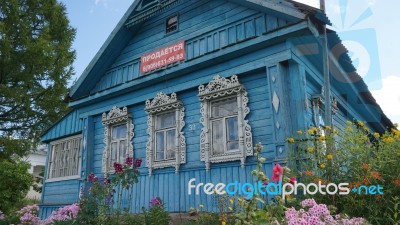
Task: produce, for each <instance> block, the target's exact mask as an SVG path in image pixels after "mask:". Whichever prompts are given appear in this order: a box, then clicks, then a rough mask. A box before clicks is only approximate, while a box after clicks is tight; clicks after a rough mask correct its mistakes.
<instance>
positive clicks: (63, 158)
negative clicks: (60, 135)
mask: <svg viewBox="0 0 400 225" xmlns="http://www.w3.org/2000/svg"><path fill="white" fill-rule="evenodd" d="M81 151H82V135H75V136H72V137H68V138H64V139H61V140H57V141H54V142H51V143H50V153H49V160H48V165H47V179H46V182H53V181H61V180H69V179H78V178H80V170H81ZM65 154H66V155H65Z"/></svg>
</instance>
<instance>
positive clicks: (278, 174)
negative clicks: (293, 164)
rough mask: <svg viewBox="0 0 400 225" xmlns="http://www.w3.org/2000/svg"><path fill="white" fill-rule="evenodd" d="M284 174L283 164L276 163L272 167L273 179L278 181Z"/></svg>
mask: <svg viewBox="0 0 400 225" xmlns="http://www.w3.org/2000/svg"><path fill="white" fill-rule="evenodd" d="M282 174H283V168H282V167H281V165H279V164H276V165H275V166H274V168H273V169H272V181H274V182H278V181H279V180H280V179H281V176H282Z"/></svg>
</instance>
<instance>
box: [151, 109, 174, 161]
mask: <svg viewBox="0 0 400 225" xmlns="http://www.w3.org/2000/svg"><path fill="white" fill-rule="evenodd" d="M154 133H155V138H156V140H155V143H156V144H155V146H156V155H155V161H162V160H169V159H175V139H176V116H175V112H168V113H165V114H160V115H156V126H155V130H154Z"/></svg>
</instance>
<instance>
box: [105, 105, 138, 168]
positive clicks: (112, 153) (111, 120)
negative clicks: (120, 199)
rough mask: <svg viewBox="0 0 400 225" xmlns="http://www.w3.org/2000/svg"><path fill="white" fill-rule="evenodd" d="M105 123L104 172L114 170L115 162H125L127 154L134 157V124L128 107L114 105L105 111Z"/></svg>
mask: <svg viewBox="0 0 400 225" xmlns="http://www.w3.org/2000/svg"><path fill="white" fill-rule="evenodd" d="M102 122H103V125H104V144H105V149H104V152H103V172H104V173H109V172H113V170H114V167H113V164H114V162H118V163H124V162H125V158H126V156H130V157H133V145H132V138H133V124H132V119H131V117H130V116H129V114H128V110H127V108H126V107H124V108H122V109H119V108H117V107H114V108H113V109H112V110H111V111H110V112H109V113H103V116H102Z"/></svg>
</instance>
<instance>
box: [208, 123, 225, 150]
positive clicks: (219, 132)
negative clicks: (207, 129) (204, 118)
mask: <svg viewBox="0 0 400 225" xmlns="http://www.w3.org/2000/svg"><path fill="white" fill-rule="evenodd" d="M211 129H212V152H213V154H215V155H217V154H221V153H224V131H223V125H222V120H216V121H212V128H211Z"/></svg>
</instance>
